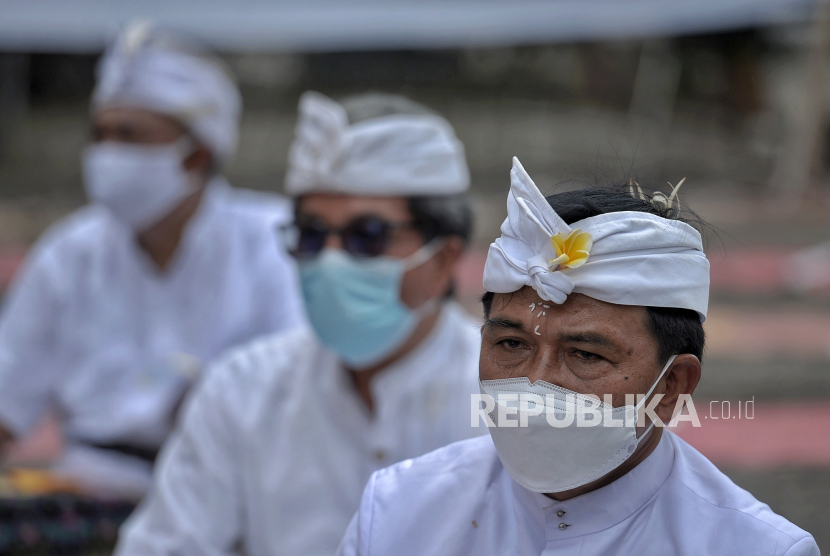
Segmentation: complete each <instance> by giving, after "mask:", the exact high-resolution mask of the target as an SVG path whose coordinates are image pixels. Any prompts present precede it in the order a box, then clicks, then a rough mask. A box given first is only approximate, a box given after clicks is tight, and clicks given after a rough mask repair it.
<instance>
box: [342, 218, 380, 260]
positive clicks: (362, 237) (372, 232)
mask: <svg viewBox="0 0 830 556" xmlns="http://www.w3.org/2000/svg"><path fill="white" fill-rule="evenodd" d="M389 235H390V226H389V223H388V222H386V221H385V220H382V219H380V218H376V217H366V218H359V219H357V220H355V221H354V222H352V223H351V224H349V225H348V226H347V227H346V229H344V230H343V248H344V249H345V250H346V251H348V252H349V253H350V254H352V255H354V256H356V257H376V256H377V255H380V254H381V253H383V252H384V251H385V250H386V244H387V243H388V242H389Z"/></svg>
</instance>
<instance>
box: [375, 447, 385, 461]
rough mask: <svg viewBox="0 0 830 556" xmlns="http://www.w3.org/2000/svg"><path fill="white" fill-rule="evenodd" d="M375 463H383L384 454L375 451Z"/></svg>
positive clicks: (380, 451)
mask: <svg viewBox="0 0 830 556" xmlns="http://www.w3.org/2000/svg"><path fill="white" fill-rule="evenodd" d="M374 455H375V461H378V462H381V463H383V462H384V461H386V452H384V451H383V450H375V454H374Z"/></svg>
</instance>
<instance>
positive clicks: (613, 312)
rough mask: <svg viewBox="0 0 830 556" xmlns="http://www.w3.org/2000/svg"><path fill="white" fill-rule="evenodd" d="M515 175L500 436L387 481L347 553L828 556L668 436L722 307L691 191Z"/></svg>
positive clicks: (490, 379)
mask: <svg viewBox="0 0 830 556" xmlns="http://www.w3.org/2000/svg"><path fill="white" fill-rule="evenodd" d="M511 182H512V183H511V187H510V193H509V196H508V199H507V214H508V216H507V219H506V220H505V221H504V223H503V224H502V227H501V230H502V235H501V237H500V238H498V239H497V240H496V241H495V242H494V243H492V244H491V245H490V250H489V252H488V254H487V262H486V263H485V267H484V287H485V290H486V291H487V292H488V293H486V294H485V295H484V297H483V298H482V303H483V306H484V326H483V327H482V346H481V359H480V360H481V364H480V377H481V392H482V393H483V394H486V396H485V397H483V399H482V401H483V402H484V403H485V407H484V408H483V409H482V411H481V413H480V415H481V417H484V418H485V419H486V420H488V423H487V425H488V430H489V431H490V434H489V435H487V436H482V437H480V438H476V439H472V440H468V441H464V442H458V443H456V444H453V445H452V446H447V447H445V448H442V449H440V450H436V451H435V452H433V453H431V454H428V455H426V456H423V457H420V458H416V459H415V460H412V461H408V462H406V463H405V464H399V465H394V466H392V467H389V468H387V469H383V470H381V471H379V472H377V473H375V474H374V475H373V476H372V478H371V479H370V480H369V483H368V485H367V486H366V490H365V492H364V495H363V499H362V501H361V504H360V511H359V512H358V513H357V514H356V515H355V518H354V519H353V520H352V522H351V524H350V525H349V528H348V532H347V534H346V535H345V537H344V540H343V543H342V545H341V547H340V549H339V550H338V552H337V553H338V554H339V555H341V556H358V555H365V556H368V555H369V554H395V555H412V556H415V555H417V556H421V555H424V554H448V555H451V554H475V555H476V556H479V555H494V556H502V555H505V554H522V555H524V554H527V555H553V554H557V555H560V554H562V555H565V554H574V555H575V554H579V555H583V556H589V555H614V554H619V555H624V556H630V555H660V556H662V555H665V554H678V555H679V554H688V555H692V554H694V555H698V554H706V555H723V556H727V555H728V556H732V555H735V554H745V555H757V554H767V555H770V556H772V555H778V556H783V555H787V556H819V550H818V547H817V546H816V543H815V541H814V540H813V538H812V537H811V536H810V535H809V534H808V533H807V532H805V531H803V530H801V529H799V528H798V527H796V526H795V525H793V524H792V523H790V522H788V521H787V520H786V519H784V518H783V517H781V516H779V515H776V514H775V513H773V512H772V510H771V509H770V508H769V506H767V505H766V504H762V503H761V502H759V501H758V500H756V499H755V498H753V497H752V495H751V494H749V493H748V492H747V491H745V490H743V489H742V488H740V487H738V486H737V485H735V484H734V483H733V482H732V481H731V480H730V479H729V478H728V477H727V476H726V475H724V474H723V473H722V472H720V471H719V470H718V469H717V468H716V467H715V466H714V465H713V464H712V463H711V462H710V461H709V460H707V459H706V458H705V457H704V456H703V455H701V454H700V452H698V451H697V450H695V449H694V448H692V447H691V446H689V445H688V444H686V443H685V442H684V441H683V440H681V439H680V438H679V437H678V436H676V435H675V434H674V433H672V432H671V431H668V430H663V426H665V423H669V422H671V420H672V419H673V417H675V416H676V415H677V413H676V411H677V409H678V407H680V405H682V404H683V401H684V397H687V396H691V394H692V393H693V392H694V390H695V388H696V387H697V385H698V382H699V381H700V377H701V364H700V360H701V358H702V357H703V348H704V341H705V335H704V330H703V321H704V320H705V319H706V314H707V311H708V305H709V261H708V259H707V258H706V255H705V254H704V252H703V243H702V238H701V235H700V233H698V231H697V230H695V229H694V228H693V227H692V226H691V225H689V224H688V223H687V218H686V217H684V216H683V215H682V214H681V212H680V205H679V202H678V203H676V204H675V203H673V202H672V197H674V194H675V193H676V189H675V192H673V193H672V195H671V196H669V197H666V196H665V195H663V194H662V193H660V192H656V193H655V194H654V195H653V196H647V195H644V194H641V195H639V196H638V197H635V198H632V197H631V196H629V194H628V193H627V192H626V191H624V190H621V189H616V188H593V189H587V190H578V191H570V192H565V193H559V194H555V195H551V196H549V197H547V198H546V197H544V196H543V195H542V193H541V192H540V191H539V190H538V189H537V187H536V184H534V183H533V181H532V180H531V179H530V176H529V175H528V174H527V173H526V172H525V170H524V168H522V166H521V164H519V161H518V160H517V159H514V162H513V171H512V173H511ZM692 218H693V217H692ZM540 308H541V310H540ZM652 393H654V396H652ZM504 394H511V395H512V396H513V401H512V403H511V401H510V400H509V399H508V398H506V397H505V398H501V399H500V396H502V395H504ZM529 395H533V396H535V398H536V399H535V400H533V398H530V397H529ZM520 396H527V397H525V398H524V400H523V401H521V402H520V401H519V400H520V399H521V398H520ZM590 397H594V398H593V399H594V400H596V401H595V402H594V401H591V398H590ZM687 399H688V398H687ZM600 400H601V401H600ZM635 400H636V402H635ZM531 402H533V405H531ZM603 402H604V403H603ZM678 404H680V405H678ZM517 406H518V407H517ZM508 407H509V408H510V409H512V411H504V409H507V408H508ZM688 407H689V409H688V410H687V411H689V413H688V414H687V416H688V419H685V420H688V421H691V422H692V423H693V424H694V423H695V420H696V419H698V418H697V417H696V416H695V417H694V418H692V413H691V411H693V406H691V405H690V406H688ZM612 408H613V409H612ZM642 409H645V412H643V411H641V410H642ZM509 413H513V414H514V415H515V414H516V413H520V414H521V415H520V416H519V415H516V416H515V417H507V415H508V414H509ZM695 415H696V414H695ZM569 417H570V418H569ZM505 420H507V421H509V424H505V423H504V421H505ZM521 422H524V423H525V424H524V425H521V424H520V423H521ZM655 424H656V425H658V426H655ZM511 425H512V426H511ZM697 425H698V426H699V423H697Z"/></svg>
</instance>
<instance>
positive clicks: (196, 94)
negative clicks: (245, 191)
mask: <svg viewBox="0 0 830 556" xmlns="http://www.w3.org/2000/svg"><path fill="white" fill-rule="evenodd" d="M168 37H169V36H165V35H160V34H159V33H158V32H157V31H154V30H153V29H152V27H151V26H150V25H149V24H148V23H147V22H144V21H141V22H135V23H133V24H131V25H130V26H128V27H127V28H126V29H125V31H124V32H123V33H122V34H121V36H120V37H119V38H118V40H117V41H116V42H115V44H114V45H113V46H112V48H110V49H109V51H108V52H107V54H106V55H105V56H104V58H103V59H102V61H101V63H100V65H99V67H98V83H97V86H96V88H95V91H94V92H93V95H92V109H93V110H94V111H95V110H100V109H102V108H108V107H112V106H128V107H137V108H144V109H147V110H152V111H154V112H159V113H161V114H166V115H169V116H171V117H174V118H176V119H177V120H179V121H181V122H182V124H184V125H185V127H187V128H188V129H189V130H190V131H191V132H192V133H193V135H194V136H195V137H196V138H197V139H198V140H199V141H200V142H202V143H203V144H204V145H205V146H207V147H208V148H210V149H211V151H212V152H213V155H214V156H215V157H216V159H217V160H218V161H220V162H225V161H227V160H228V159H229V158H230V157H231V156H232V155H233V153H234V152H235V150H236V144H237V140H238V135H239V118H240V114H241V111H242V97H241V96H240V94H239V89H238V88H237V87H236V84H235V83H234V82H233V80H232V79H231V77H230V76H229V75H228V74H227V73H226V72H225V70H224V69H223V68H222V67H221V66H220V65H219V64H218V63H217V62H216V61H214V60H212V59H210V58H209V57H207V56H203V55H200V54H198V53H196V52H189V51H186V50H185V49H183V48H177V45H174V44H172V41H169V40H164V39H165V38H168Z"/></svg>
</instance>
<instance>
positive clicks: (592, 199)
mask: <svg viewBox="0 0 830 556" xmlns="http://www.w3.org/2000/svg"><path fill="white" fill-rule="evenodd" d="M650 198H651V197H650V196H649V199H650ZM545 199H547V201H548V203H549V204H550V206H551V207H553V209H554V210H555V211H556V213H557V214H558V215H559V216H561V217H562V220H564V221H565V222H566V223H568V224H573V223H574V222H577V221H579V220H582V219H583V218H590V217H591V216H598V215H600V214H606V213H609V212H623V211H636V212H647V213H649V214H654V215H656V216H661V217H663V218H668V219H671V220H680V221H681V222H686V223H688V224H691V225H694V226H697V227H702V226H705V223H704V222H703V221H702V220H700V218H698V217H697V216H696V215H695V214H694V213H692V212H691V211H689V210H687V209H681V207H679V206H674V207H671V208H669V207H665V208H664V207H662V206H658V205H656V204H654V203H652V202H650V200H643V199H638V198H634V197H632V196H631V194H630V193H629V190H628V186H612V187H591V188H588V189H582V190H577V191H565V192H562V193H556V194H554V195H549V196H547V197H545ZM493 297H494V295H493V293H492V292H487V293H485V294H484V296H483V297H482V298H481V303H482V305H483V306H484V315H485V317H489V316H490V309H491V308H492V305H493ZM646 309H647V311H648V316H649V319H648V327H649V331H650V332H651V334H652V335H653V336H654V339H655V340H656V341H657V348H658V350H659V358H660V363H661V364H665V362H666V361H668V359H669V357H671V356H672V355H675V354H680V353H691V354H692V355H694V356H695V357H697V358H698V359H701V360H702V359H703V348H704V343H705V334H704V332H703V324H702V323H701V322H700V317H699V316H698V314H697V312H695V311H693V310H691V309H677V308H673V307H646Z"/></svg>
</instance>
